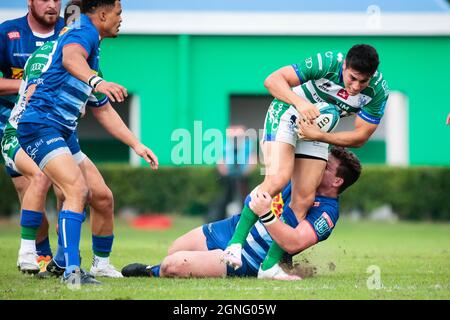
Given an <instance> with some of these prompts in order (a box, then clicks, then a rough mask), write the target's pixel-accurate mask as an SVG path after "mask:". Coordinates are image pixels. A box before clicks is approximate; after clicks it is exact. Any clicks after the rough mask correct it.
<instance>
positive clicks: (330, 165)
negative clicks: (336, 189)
mask: <svg viewBox="0 0 450 320" xmlns="http://www.w3.org/2000/svg"><path fill="white" fill-rule="evenodd" d="M339 164H340V161H339V160H338V159H337V158H336V157H334V156H333V155H332V154H330V156H329V157H328V162H327V166H326V167H325V172H324V173H323V177H322V184H324V185H326V186H330V187H331V186H333V184H334V183H336V179H340V178H338V177H337V176H336V174H337V170H338V168H339Z"/></svg>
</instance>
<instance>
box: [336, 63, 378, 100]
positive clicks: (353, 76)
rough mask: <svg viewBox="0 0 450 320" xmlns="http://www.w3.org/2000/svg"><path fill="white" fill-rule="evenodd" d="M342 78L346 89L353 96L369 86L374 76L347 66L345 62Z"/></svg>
mask: <svg viewBox="0 0 450 320" xmlns="http://www.w3.org/2000/svg"><path fill="white" fill-rule="evenodd" d="M342 78H343V80H344V85H345V90H346V91H347V92H348V94H349V95H351V96H356V95H357V94H358V93H360V92H361V91H363V90H364V89H365V88H367V86H368V85H369V82H370V79H371V78H372V77H371V76H370V75H367V74H365V73H361V72H358V71H356V70H354V69H352V68H347V67H346V66H345V63H344V68H343V69H342Z"/></svg>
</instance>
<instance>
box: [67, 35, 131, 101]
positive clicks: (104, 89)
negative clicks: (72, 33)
mask: <svg viewBox="0 0 450 320" xmlns="http://www.w3.org/2000/svg"><path fill="white" fill-rule="evenodd" d="M87 57H88V56H87V52H86V50H85V49H84V48H83V47H82V46H81V45H77V44H70V45H66V46H65V47H64V48H63V66H64V68H65V69H66V70H67V71H68V72H69V73H70V74H71V75H72V76H74V77H75V78H77V79H79V80H81V81H83V82H85V83H87V84H89V85H90V86H91V87H93V88H94V90H95V91H96V92H101V93H103V94H105V95H107V96H108V98H109V99H110V100H111V101H112V102H116V101H118V102H123V101H124V100H125V98H126V97H127V96H128V93H127V89H125V88H124V87H123V86H121V85H119V84H116V83H113V82H108V81H105V80H103V79H102V78H100V77H98V76H96V75H95V74H94V73H93V72H92V70H91V68H90V67H89V64H88V63H87V60H86V59H87Z"/></svg>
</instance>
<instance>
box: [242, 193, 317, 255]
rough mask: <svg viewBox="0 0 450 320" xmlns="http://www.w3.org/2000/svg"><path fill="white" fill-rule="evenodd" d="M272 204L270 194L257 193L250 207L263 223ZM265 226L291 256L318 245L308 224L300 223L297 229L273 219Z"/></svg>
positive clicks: (254, 194) (253, 196) (253, 195)
mask: <svg viewBox="0 0 450 320" xmlns="http://www.w3.org/2000/svg"><path fill="white" fill-rule="evenodd" d="M271 203H272V198H271V197H270V195H269V193H267V192H263V193H259V192H256V193H253V194H252V200H251V201H250V204H249V206H250V209H252V211H253V212H255V214H257V215H258V216H259V217H260V218H261V221H264V217H265V216H266V217H267V214H268V212H270V210H271ZM270 214H272V213H269V215H270ZM266 219H267V218H266ZM269 219H270V218H269ZM263 223H264V222H263ZM264 226H265V227H266V229H267V231H268V232H269V234H270V236H271V237H272V239H273V240H274V241H275V242H276V243H278V245H279V246H280V247H281V248H282V249H283V250H284V251H286V252H287V253H289V254H296V253H298V252H300V251H303V250H305V249H307V248H309V247H310V246H312V245H314V244H316V243H317V237H316V234H315V233H314V231H313V230H312V228H311V227H310V226H309V225H308V224H307V223H299V224H298V226H297V227H295V228H292V227H291V226H290V225H288V224H286V223H284V222H282V221H281V220H280V219H277V218H275V217H273V218H272V221H270V222H269V223H264Z"/></svg>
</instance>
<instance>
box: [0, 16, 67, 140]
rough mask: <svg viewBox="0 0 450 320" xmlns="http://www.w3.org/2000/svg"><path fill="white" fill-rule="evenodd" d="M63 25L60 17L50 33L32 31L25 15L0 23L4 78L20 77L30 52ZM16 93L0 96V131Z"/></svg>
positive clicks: (0, 53)
mask: <svg viewBox="0 0 450 320" xmlns="http://www.w3.org/2000/svg"><path fill="white" fill-rule="evenodd" d="M63 27H64V19H62V18H60V19H59V20H58V22H57V23H56V25H55V29H54V31H53V32H52V33H50V34H45V35H42V34H37V33H33V31H32V30H31V29H30V26H29V25H28V21H27V16H24V17H22V18H18V19H14V20H8V21H5V22H3V23H2V24H1V25H0V71H1V73H2V74H3V77H4V78H6V79H22V75H23V69H24V66H25V63H26V61H27V59H28V58H29V57H30V56H31V54H32V53H33V52H34V51H36V50H37V49H38V48H39V47H41V46H42V45H43V44H44V43H45V42H47V41H51V40H55V39H56V38H57V37H58V34H59V32H60V31H61V29H62V28H63ZM16 99H17V95H9V96H0V132H1V131H3V128H4V126H5V123H6V121H7V120H8V117H9V115H10V113H11V109H12V108H13V107H14V102H15V101H16Z"/></svg>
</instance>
